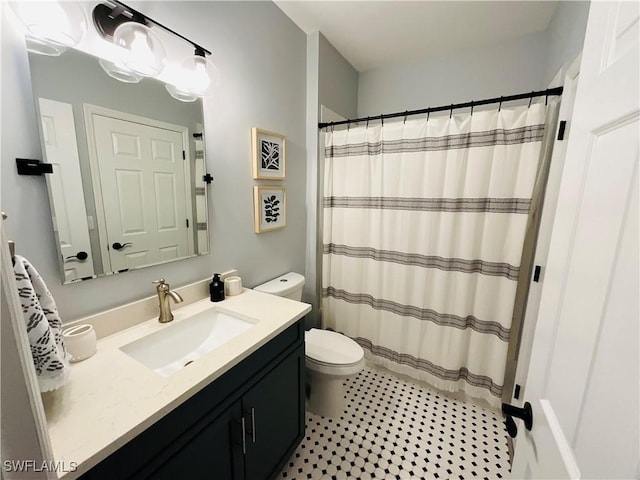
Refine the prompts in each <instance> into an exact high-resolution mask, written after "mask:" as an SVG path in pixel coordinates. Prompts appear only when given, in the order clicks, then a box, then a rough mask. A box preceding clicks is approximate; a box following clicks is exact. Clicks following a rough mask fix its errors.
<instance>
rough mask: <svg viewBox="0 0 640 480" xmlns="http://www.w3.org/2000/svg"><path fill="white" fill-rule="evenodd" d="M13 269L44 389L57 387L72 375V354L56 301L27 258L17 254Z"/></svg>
mask: <svg viewBox="0 0 640 480" xmlns="http://www.w3.org/2000/svg"><path fill="white" fill-rule="evenodd" d="M13 269H14V272H15V274H16V282H17V284H18V296H19V297H20V303H21V304H22V313H23V315H24V322H25V325H26V327H27V336H28V337H29V344H30V345H31V356H32V357H33V365H34V366H35V369H36V375H37V377H38V384H39V385H40V391H41V392H48V391H50V390H55V389H57V388H60V387H61V386H63V385H64V384H65V383H66V382H67V380H68V378H69V361H68V355H67V353H66V351H65V348H64V341H63V339H62V321H61V320H60V316H59V315H58V308H57V307H56V302H55V301H54V300H53V296H52V295H51V292H49V289H48V288H47V285H46V284H45V283H44V280H42V277H40V275H39V274H38V272H37V271H36V269H35V268H34V267H33V265H31V263H29V261H28V260H27V259H26V258H24V257H21V256H20V255H16V256H15V265H14V267H13Z"/></svg>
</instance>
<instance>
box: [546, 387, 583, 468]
mask: <svg viewBox="0 0 640 480" xmlns="http://www.w3.org/2000/svg"><path fill="white" fill-rule="evenodd" d="M540 408H541V409H542V411H543V413H544V416H545V418H546V420H547V424H548V425H549V430H550V431H551V434H552V435H553V439H554V441H555V444H556V446H557V447H558V452H559V453H560V456H561V457H562V462H563V463H564V467H565V469H566V470H567V475H568V477H569V478H575V479H579V478H580V475H581V474H580V469H579V468H578V463H577V462H576V459H575V457H574V456H573V452H572V450H571V447H570V446H569V442H568V441H567V437H565V436H564V433H563V431H562V427H561V426H560V422H558V418H557V417H556V414H555V412H554V411H553V408H552V407H551V402H549V400H544V399H540Z"/></svg>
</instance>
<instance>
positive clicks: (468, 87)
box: [358, 1, 589, 117]
mask: <svg viewBox="0 0 640 480" xmlns="http://www.w3.org/2000/svg"><path fill="white" fill-rule="evenodd" d="M588 10H589V2H587V1H566V2H559V5H558V7H557V9H556V11H555V13H554V16H553V18H552V20H551V22H550V24H549V26H548V27H547V29H546V30H545V31H543V32H538V33H533V34H529V35H525V36H523V37H521V38H519V39H516V40H513V41H509V42H505V43H501V44H497V45H491V46H484V47H477V48H472V47H471V48H469V49H468V50H466V51H463V52H459V53H456V54H453V55H447V56H443V57H430V58H428V59H425V60H423V61H421V62H416V63H412V64H405V65H398V66H394V67H387V68H381V69H376V70H371V71H368V72H361V73H360V81H359V86H358V116H360V117H362V116H368V115H372V116H373V115H379V114H381V113H392V112H401V111H403V110H411V109H421V108H426V107H429V106H439V105H446V104H449V103H457V102H467V101H470V100H479V99H483V98H490V97H499V96H501V95H509V94H515V93H522V92H527V91H530V90H541V89H545V88H547V86H548V85H549V83H550V82H551V80H552V79H553V77H554V75H555V74H556V73H557V72H558V70H559V69H560V68H561V67H563V66H564V65H566V64H568V63H569V62H571V61H572V60H573V59H574V58H575V57H576V55H577V54H578V53H579V52H580V51H581V50H582V43H583V41H584V33H585V29H586V22H587V15H588Z"/></svg>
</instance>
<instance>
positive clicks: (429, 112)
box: [427, 107, 431, 122]
mask: <svg viewBox="0 0 640 480" xmlns="http://www.w3.org/2000/svg"><path fill="white" fill-rule="evenodd" d="M429 115H431V107H429V108H428V109H427V122H428V121H429Z"/></svg>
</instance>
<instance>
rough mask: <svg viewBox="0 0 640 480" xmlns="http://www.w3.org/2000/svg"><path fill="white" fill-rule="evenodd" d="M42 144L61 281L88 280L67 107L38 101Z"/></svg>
mask: <svg viewBox="0 0 640 480" xmlns="http://www.w3.org/2000/svg"><path fill="white" fill-rule="evenodd" d="M39 104H40V120H41V122H42V133H43V144H44V149H45V153H46V158H47V161H48V162H49V163H51V164H53V165H54V167H53V174H52V175H50V176H49V178H48V182H47V185H48V187H49V195H50V197H51V205H52V207H55V208H54V216H55V218H54V219H53V225H54V227H56V232H55V233H56V237H57V241H58V243H59V244H60V251H61V254H62V262H63V270H64V272H63V274H64V281H65V282H72V281H75V280H79V279H82V278H92V277H93V276H94V275H95V272H94V268H93V258H92V257H93V254H92V252H91V245H90V242H89V230H88V221H87V211H86V208H85V203H84V193H83V189H82V181H81V179H80V166H79V157H78V148H77V142H76V132H75V128H74V124H73V110H72V108H71V105H70V104H68V103H63V102H56V101H54V100H49V99H46V98H40V99H39Z"/></svg>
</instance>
